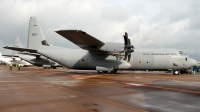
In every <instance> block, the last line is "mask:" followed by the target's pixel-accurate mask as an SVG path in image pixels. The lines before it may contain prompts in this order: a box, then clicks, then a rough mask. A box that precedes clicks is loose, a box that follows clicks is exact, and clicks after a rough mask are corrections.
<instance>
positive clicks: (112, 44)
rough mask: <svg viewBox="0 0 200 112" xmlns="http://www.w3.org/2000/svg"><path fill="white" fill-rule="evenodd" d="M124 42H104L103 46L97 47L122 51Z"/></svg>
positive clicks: (110, 50) (111, 50) (103, 49)
mask: <svg viewBox="0 0 200 112" xmlns="http://www.w3.org/2000/svg"><path fill="white" fill-rule="evenodd" d="M124 47H125V46H124V44H123V43H117V42H106V43H105V44H104V45H103V46H101V47H100V48H99V49H100V50H102V51H109V52H123V51H124Z"/></svg>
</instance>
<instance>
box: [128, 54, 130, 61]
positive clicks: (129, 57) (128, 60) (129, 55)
mask: <svg viewBox="0 0 200 112" xmlns="http://www.w3.org/2000/svg"><path fill="white" fill-rule="evenodd" d="M130 60H131V54H130V55H128V62H129V61H130Z"/></svg>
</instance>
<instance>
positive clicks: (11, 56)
mask: <svg viewBox="0 0 200 112" xmlns="http://www.w3.org/2000/svg"><path fill="white" fill-rule="evenodd" d="M2 56H5V57H10V58H16V57H19V56H15V55H2Z"/></svg>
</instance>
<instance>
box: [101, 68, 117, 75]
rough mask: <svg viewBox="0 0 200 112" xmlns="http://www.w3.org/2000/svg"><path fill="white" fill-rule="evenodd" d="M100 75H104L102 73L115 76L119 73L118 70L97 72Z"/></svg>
mask: <svg viewBox="0 0 200 112" xmlns="http://www.w3.org/2000/svg"><path fill="white" fill-rule="evenodd" d="M97 72H98V73H99V74H102V73H105V74H108V73H110V74H115V73H117V70H116V69H114V70H112V71H97Z"/></svg>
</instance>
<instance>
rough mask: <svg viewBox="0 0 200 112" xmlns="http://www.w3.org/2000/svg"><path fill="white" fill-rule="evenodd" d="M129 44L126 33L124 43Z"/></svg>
mask: <svg viewBox="0 0 200 112" xmlns="http://www.w3.org/2000/svg"><path fill="white" fill-rule="evenodd" d="M127 44H128V38H127V37H126V36H125V35H124V45H127Z"/></svg>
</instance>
